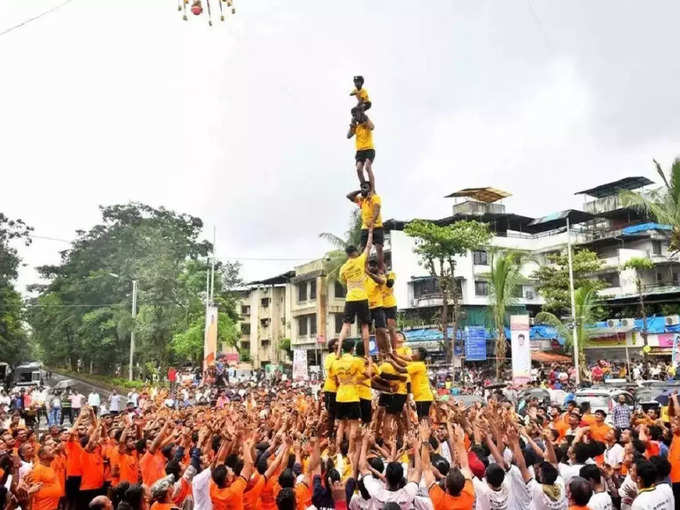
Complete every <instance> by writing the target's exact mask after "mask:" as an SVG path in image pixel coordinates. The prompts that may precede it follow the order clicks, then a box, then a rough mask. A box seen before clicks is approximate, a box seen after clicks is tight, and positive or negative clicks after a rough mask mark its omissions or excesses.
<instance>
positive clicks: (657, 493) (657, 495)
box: [631, 487, 675, 510]
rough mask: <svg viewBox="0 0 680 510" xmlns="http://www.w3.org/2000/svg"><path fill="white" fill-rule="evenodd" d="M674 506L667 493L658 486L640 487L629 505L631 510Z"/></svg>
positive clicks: (666, 509) (663, 509) (651, 509)
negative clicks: (651, 487) (631, 504)
mask: <svg viewBox="0 0 680 510" xmlns="http://www.w3.org/2000/svg"><path fill="white" fill-rule="evenodd" d="M674 508H675V506H674V505H673V502H672V501H671V498H670V497H668V493H667V492H666V491H664V490H659V488H658V487H654V488H653V489H642V490H641V491H640V492H639V493H638V495H637V498H635V501H633V506H632V507H631V509H632V510H674Z"/></svg>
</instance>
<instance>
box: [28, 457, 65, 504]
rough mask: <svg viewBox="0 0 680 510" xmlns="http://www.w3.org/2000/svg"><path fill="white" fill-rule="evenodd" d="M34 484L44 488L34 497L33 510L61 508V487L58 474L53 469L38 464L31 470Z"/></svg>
mask: <svg viewBox="0 0 680 510" xmlns="http://www.w3.org/2000/svg"><path fill="white" fill-rule="evenodd" d="M31 476H32V478H33V482H34V483H41V484H42V487H41V488H40V490H39V491H38V492H36V493H35V494H34V495H33V497H32V500H33V505H32V506H31V508H32V509H33V510H55V509H56V508H57V507H58V506H59V498H60V497H61V485H59V480H58V479H57V474H56V473H55V472H54V469H52V468H51V467H47V466H43V465H42V464H36V465H35V467H34V468H33V469H32V470H31Z"/></svg>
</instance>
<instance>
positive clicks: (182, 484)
mask: <svg viewBox="0 0 680 510" xmlns="http://www.w3.org/2000/svg"><path fill="white" fill-rule="evenodd" d="M192 494H193V491H192V489H191V484H190V483H189V482H187V480H186V478H184V477H182V478H180V479H179V491H178V492H177V495H176V496H175V497H174V498H173V500H172V502H173V503H174V504H175V505H177V506H179V507H181V506H182V503H184V500H185V499H187V497H189V496H191V495H192Z"/></svg>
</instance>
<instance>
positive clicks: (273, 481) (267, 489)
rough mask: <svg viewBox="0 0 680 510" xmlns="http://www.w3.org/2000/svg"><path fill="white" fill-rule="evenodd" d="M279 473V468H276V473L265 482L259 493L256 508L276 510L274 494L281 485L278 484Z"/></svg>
mask: <svg viewBox="0 0 680 510" xmlns="http://www.w3.org/2000/svg"><path fill="white" fill-rule="evenodd" d="M279 474H281V470H280V469H279V470H277V471H276V473H275V474H274V475H273V476H272V477H271V478H270V479H269V480H267V481H266V482H265V484H264V489H262V493H261V494H260V504H259V505H258V507H257V510H276V496H278V495H279V491H280V490H281V486H280V485H279V480H278V478H279Z"/></svg>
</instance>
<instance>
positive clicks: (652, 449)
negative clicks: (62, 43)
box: [645, 441, 670, 462]
mask: <svg viewBox="0 0 680 510" xmlns="http://www.w3.org/2000/svg"><path fill="white" fill-rule="evenodd" d="M659 453H661V448H659V443H657V442H656V441H648V442H647V448H646V449H645V457H647V458H648V459H651V458H652V457H654V456H655V455H659ZM669 462H670V461H669Z"/></svg>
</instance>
